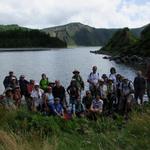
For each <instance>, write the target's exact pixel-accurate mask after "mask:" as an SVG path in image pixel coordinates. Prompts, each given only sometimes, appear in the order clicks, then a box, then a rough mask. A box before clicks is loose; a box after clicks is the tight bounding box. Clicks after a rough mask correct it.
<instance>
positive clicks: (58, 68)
mask: <svg viewBox="0 0 150 150" xmlns="http://www.w3.org/2000/svg"><path fill="white" fill-rule="evenodd" d="M97 49H99V47H77V48H68V49H51V50H50V51H37V52H35V51H34V52H31V51H30V52H5V53H0V64H1V65H0V90H1V91H2V90H3V84H2V82H3V79H4V77H5V76H6V75H7V74H8V72H9V71H10V70H13V71H14V72H15V74H16V75H17V77H19V75H20V74H24V75H25V76H26V78H27V79H35V80H36V81H39V80H40V78H41V74H42V73H46V74H47V76H48V78H49V80H50V81H54V80H56V79H60V80H61V82H62V84H63V85H64V86H65V87H67V86H68V84H69V82H70V80H71V77H72V71H73V70H74V69H78V70H80V73H81V75H82V76H83V79H84V81H86V80H87V76H88V74H89V73H90V72H91V68H92V66H93V65H97V66H98V72H99V73H100V74H103V73H106V74H109V70H110V68H111V67H112V66H113V67H116V69H117V72H118V73H121V74H122V75H125V76H127V77H128V78H129V79H131V80H133V78H134V77H135V70H134V69H132V68H129V67H127V66H125V65H120V64H116V63H115V62H112V61H109V60H106V59H103V55H95V54H91V53H90V52H89V51H90V50H97ZM86 85H87V83H86Z"/></svg>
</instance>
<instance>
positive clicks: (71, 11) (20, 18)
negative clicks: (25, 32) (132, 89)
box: [0, 0, 150, 28]
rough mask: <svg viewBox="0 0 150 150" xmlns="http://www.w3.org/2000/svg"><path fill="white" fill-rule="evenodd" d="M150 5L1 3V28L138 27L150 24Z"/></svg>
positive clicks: (115, 0)
mask: <svg viewBox="0 0 150 150" xmlns="http://www.w3.org/2000/svg"><path fill="white" fill-rule="evenodd" d="M149 8H150V2H146V1H145V3H143V4H140V5H139V4H138V3H135V1H127V0H32V1H31V0H0V24H19V25H22V26H28V27H33V28H37V27H38V28H42V27H49V26H55V25H60V24H66V23H69V22H81V23H84V24H88V25H91V26H94V27H124V26H129V27H137V26H142V25H144V24H147V23H149V22H150V10H149Z"/></svg>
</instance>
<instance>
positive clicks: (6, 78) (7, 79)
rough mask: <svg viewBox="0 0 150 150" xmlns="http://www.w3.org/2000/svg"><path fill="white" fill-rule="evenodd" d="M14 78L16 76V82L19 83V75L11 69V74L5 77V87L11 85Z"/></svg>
mask: <svg viewBox="0 0 150 150" xmlns="http://www.w3.org/2000/svg"><path fill="white" fill-rule="evenodd" d="M12 78H14V79H15V80H16V82H17V83H18V80H17V77H16V76H15V75H14V72H13V71H10V72H9V75H8V76H6V77H5V79H4V81H3V84H4V87H5V89H6V88H7V87H10V85H11V82H12Z"/></svg>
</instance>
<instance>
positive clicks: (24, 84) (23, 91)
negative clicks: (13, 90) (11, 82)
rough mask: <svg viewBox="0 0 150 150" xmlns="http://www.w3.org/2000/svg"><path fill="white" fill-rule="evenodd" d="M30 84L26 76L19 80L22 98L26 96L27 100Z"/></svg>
mask: <svg viewBox="0 0 150 150" xmlns="http://www.w3.org/2000/svg"><path fill="white" fill-rule="evenodd" d="M28 84H29V82H28V81H27V80H26V79H25V76H24V75H21V76H20V79H19V86H20V90H21V96H24V97H25V99H26V98H27V97H28V89H27V86H28Z"/></svg>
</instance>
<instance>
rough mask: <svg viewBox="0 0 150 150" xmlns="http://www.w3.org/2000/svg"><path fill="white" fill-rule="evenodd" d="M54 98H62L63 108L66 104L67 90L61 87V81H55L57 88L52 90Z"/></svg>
mask: <svg viewBox="0 0 150 150" xmlns="http://www.w3.org/2000/svg"><path fill="white" fill-rule="evenodd" d="M52 93H53V96H54V98H57V97H58V98H60V102H61V104H62V105H63V106H65V105H67V104H66V93H65V88H64V87H63V86H62V85H61V83H60V81H59V80H56V81H55V86H54V87H53V88H52Z"/></svg>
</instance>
